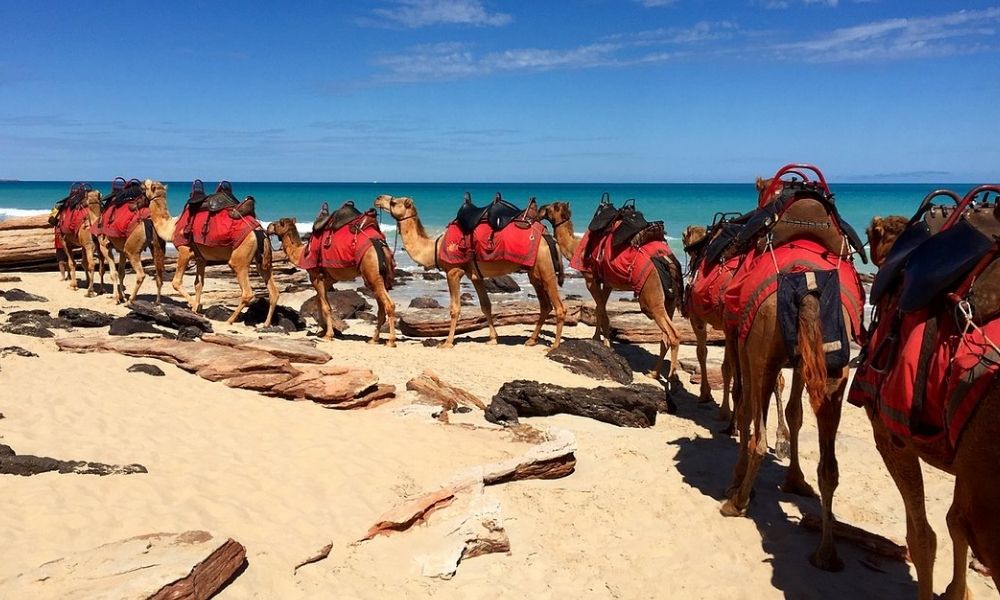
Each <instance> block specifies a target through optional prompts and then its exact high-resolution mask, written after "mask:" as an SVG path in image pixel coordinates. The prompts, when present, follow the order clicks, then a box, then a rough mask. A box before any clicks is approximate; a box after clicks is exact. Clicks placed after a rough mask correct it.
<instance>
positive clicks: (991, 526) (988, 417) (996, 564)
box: [865, 216, 1000, 600]
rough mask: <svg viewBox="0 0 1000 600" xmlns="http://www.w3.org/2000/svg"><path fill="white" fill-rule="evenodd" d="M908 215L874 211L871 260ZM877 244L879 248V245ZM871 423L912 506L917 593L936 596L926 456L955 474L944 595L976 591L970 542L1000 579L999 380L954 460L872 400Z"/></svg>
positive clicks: (909, 529)
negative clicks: (910, 433)
mask: <svg viewBox="0 0 1000 600" xmlns="http://www.w3.org/2000/svg"><path fill="white" fill-rule="evenodd" d="M907 222H908V220H907V219H905V218H903V217H899V216H890V217H886V218H885V219H882V218H880V217H875V218H874V219H873V220H872V223H871V225H870V226H869V228H868V242H869V245H870V248H871V249H872V262H874V263H875V264H876V265H881V264H882V262H883V261H884V260H885V257H886V254H887V253H888V251H889V249H890V248H892V244H893V243H895V241H896V238H897V237H898V236H899V234H900V233H902V231H903V227H899V225H900V224H903V225H904V226H905V224H906V223H907ZM876 249H877V250H876ZM865 410H866V411H867V413H868V418H869V420H870V421H871V423H872V433H873V435H874V437H875V446H876V448H877V449H878V451H879V454H881V455H882V460H883V462H885V466H886V469H888V471H889V474H890V475H891V476H892V479H893V481H894V482H895V483H896V488H897V489H899V493H900V495H901V496H902V498H903V506H904V509H905V511H906V545H907V548H908V549H909V551H910V557H911V558H912V559H913V566H914V568H915V569H916V571H917V598H919V599H920V600H931V599H932V598H934V597H935V596H934V559H935V555H936V553H937V536H936V535H935V533H934V530H933V529H932V528H931V525H930V523H929V522H928V521H927V509H926V507H925V504H924V503H925V494H924V480H923V473H922V471H921V466H920V459H923V460H924V462H926V463H927V464H929V465H931V466H933V467H935V468H937V469H940V470H942V471H944V472H946V473H950V474H952V475H954V476H955V493H954V496H953V498H952V504H951V507H950V508H949V510H948V516H947V523H948V531H949V533H950V534H951V539H952V558H953V564H952V580H951V583H950V584H949V585H948V588H947V590H946V591H945V595H944V598H946V599H952V600H961V599H967V598H971V597H972V594H971V592H969V590H968V586H967V574H968V564H969V557H968V552H969V547H970V545H971V547H972V550H973V552H974V553H975V554H976V556H977V557H978V558H979V559H980V561H982V563H983V564H984V565H985V566H986V567H987V568H989V569H990V572H991V576H992V579H993V583H994V585H996V586H1000V512H998V511H997V507H1000V482H998V481H997V478H996V477H995V476H992V475H987V474H993V473H996V472H997V467H998V465H1000V444H997V440H998V439H1000V386H996V385H994V386H992V387H991V388H990V389H989V391H988V393H987V394H986V396H985V397H984V398H982V399H980V401H979V406H978V408H977V409H976V412H975V413H974V415H973V416H972V417H971V418H970V419H969V424H968V425H967V426H966V429H965V432H964V433H963V434H962V437H961V438H960V440H959V444H958V448H957V451H956V452H955V457H954V459H953V460H952V462H951V464H945V463H943V462H942V461H941V459H940V458H939V457H940V451H939V449H937V448H935V447H934V446H933V445H931V444H929V443H927V442H923V441H921V440H918V439H914V438H912V437H903V436H899V435H896V434H894V433H893V432H891V431H890V430H889V429H888V428H887V427H886V426H885V424H884V423H883V422H882V419H881V417H879V415H878V414H876V413H875V411H874V409H873V407H872V406H866V407H865Z"/></svg>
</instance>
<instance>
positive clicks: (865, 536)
mask: <svg viewBox="0 0 1000 600" xmlns="http://www.w3.org/2000/svg"><path fill="white" fill-rule="evenodd" d="M799 524H800V525H802V526H803V527H805V528H806V529H811V530H813V531H822V530H823V519H822V518H821V517H820V516H819V515H816V514H813V513H804V514H803V515H802V521H800V523H799ZM833 537H835V538H837V539H840V540H844V541H845V542H850V543H852V544H854V545H856V546H860V547H861V548H864V549H865V550H867V551H869V552H871V553H873V554H878V555H879V556H884V557H886V558H891V559H894V560H898V561H899V562H910V553H909V551H908V550H907V549H906V546H904V545H902V544H897V543H896V542H894V541H892V540H890V539H889V538H887V537H883V536H881V535H878V534H876V533H872V532H870V531H865V530H864V529H861V528H860V527H855V526H853V525H848V524H847V523H842V522H840V521H835V522H834V524H833Z"/></svg>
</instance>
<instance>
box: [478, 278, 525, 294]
mask: <svg viewBox="0 0 1000 600" xmlns="http://www.w3.org/2000/svg"><path fill="white" fill-rule="evenodd" d="M483 283H484V284H485V287H486V291H487V292H488V293H491V294H513V293H514V292H520V291H521V286H519V285H517V282H516V281H514V278H513V277H511V276H510V275H501V276H500V277H490V278H488V279H484V280H483Z"/></svg>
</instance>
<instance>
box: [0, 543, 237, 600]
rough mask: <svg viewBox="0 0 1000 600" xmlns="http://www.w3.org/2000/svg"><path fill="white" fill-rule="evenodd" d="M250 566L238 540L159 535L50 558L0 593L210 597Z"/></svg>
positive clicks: (166, 599) (168, 599)
mask: <svg viewBox="0 0 1000 600" xmlns="http://www.w3.org/2000/svg"><path fill="white" fill-rule="evenodd" d="M245 564H246V549H245V548H244V547H243V546H242V545H241V544H240V543H239V542H236V541H234V540H232V539H228V538H225V539H223V538H217V537H214V536H212V534H210V533H208V532H206V531H186V532H184V533H153V534H148V535H141V536H137V537H133V538H129V539H126V540H121V541H118V542H113V543H110V544H105V545H103V546H99V547H97V548H94V549H91V550H86V551H83V552H78V553H74V554H71V555H69V556H66V557H64V558H58V559H56V560H52V561H49V562H46V563H45V564H43V565H41V566H39V567H37V568H35V569H32V570H30V571H26V572H24V573H21V574H19V575H17V576H15V577H12V578H10V579H7V580H5V581H3V582H0V596H2V597H4V598H43V597H44V598H123V599H129V600H132V599H135V600H140V599H141V600H147V599H148V600H206V599H207V598H210V597H212V596H213V595H215V593H216V592H218V591H219V590H220V589H222V588H223V587H224V586H225V585H226V584H227V583H228V582H230V581H231V580H232V579H233V578H234V577H236V576H237V575H238V574H239V571H240V569H241V568H242V567H243V566H244V565H245Z"/></svg>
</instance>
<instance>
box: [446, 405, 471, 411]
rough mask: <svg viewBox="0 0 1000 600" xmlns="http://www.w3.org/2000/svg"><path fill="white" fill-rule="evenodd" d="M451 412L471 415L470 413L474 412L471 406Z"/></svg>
mask: <svg viewBox="0 0 1000 600" xmlns="http://www.w3.org/2000/svg"><path fill="white" fill-rule="evenodd" d="M451 412H454V413H470V412H472V407H471V406H456V407H455V409H454V410H453V411H451Z"/></svg>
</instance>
